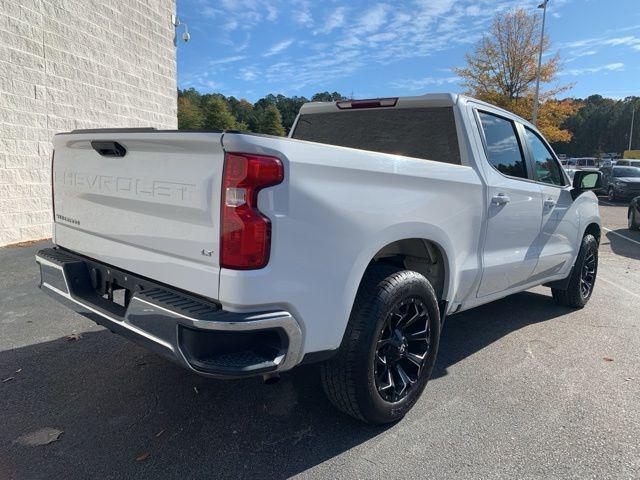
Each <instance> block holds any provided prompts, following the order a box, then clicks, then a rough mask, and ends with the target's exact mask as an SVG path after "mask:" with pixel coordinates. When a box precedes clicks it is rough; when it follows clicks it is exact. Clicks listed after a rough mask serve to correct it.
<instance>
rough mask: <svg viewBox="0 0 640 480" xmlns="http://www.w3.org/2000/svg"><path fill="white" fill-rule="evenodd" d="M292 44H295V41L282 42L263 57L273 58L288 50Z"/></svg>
mask: <svg viewBox="0 0 640 480" xmlns="http://www.w3.org/2000/svg"><path fill="white" fill-rule="evenodd" d="M292 44H293V39H289V40H283V41H282V42H278V43H276V44H275V45H273V46H272V47H271V48H270V49H269V50H267V51H266V52H265V53H264V54H262V56H263V57H271V56H273V55H276V54H278V53H280V52H282V51H284V50H286V49H287V48H289V47H290V46H291V45H292Z"/></svg>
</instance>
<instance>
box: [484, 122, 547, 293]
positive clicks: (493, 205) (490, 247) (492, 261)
mask: <svg viewBox="0 0 640 480" xmlns="http://www.w3.org/2000/svg"><path fill="white" fill-rule="evenodd" d="M477 113H478V118H479V123H480V126H481V136H482V138H483V144H484V150H485V155H486V162H485V163H484V164H483V168H484V170H485V174H486V178H487V183H488V188H487V195H488V199H487V200H488V201H487V204H488V208H489V212H488V222H487V231H486V235H485V241H484V248H483V251H482V260H483V261H482V263H483V273H482V280H481V282H480V286H479V288H478V294H477V296H478V297H484V296H487V295H492V294H495V293H499V292H502V291H505V290H508V289H510V288H513V287H517V286H519V285H523V284H525V283H527V281H528V280H529V279H530V278H531V275H532V274H533V271H534V268H535V266H536V263H537V261H538V255H537V252H536V245H537V243H538V237H539V235H540V226H541V223H542V188H541V187H540V185H538V184H537V183H535V182H534V181H532V180H531V178H532V176H531V175H530V172H528V169H527V162H525V157H524V149H523V147H522V145H521V144H520V140H519V137H518V133H517V130H516V125H515V123H514V122H513V121H512V120H510V119H508V118H505V117H502V116H500V115H497V114H494V113H489V112H487V111H478V112H477Z"/></svg>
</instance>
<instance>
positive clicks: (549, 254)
mask: <svg viewBox="0 0 640 480" xmlns="http://www.w3.org/2000/svg"><path fill="white" fill-rule="evenodd" d="M523 132H524V139H525V146H526V148H527V150H528V152H529V156H530V158H531V164H532V165H533V170H534V172H533V173H534V178H535V180H536V181H537V182H539V183H540V188H541V189H542V229H541V232H540V237H539V239H538V242H539V243H538V247H537V250H538V255H539V259H538V264H537V265H536V268H535V270H534V272H533V277H535V278H540V279H544V278H548V277H551V276H553V275H556V274H558V273H561V272H564V271H566V270H567V269H568V268H569V264H570V263H571V262H572V261H573V258H574V256H575V254H576V252H575V249H576V246H575V245H576V237H577V235H578V233H577V232H578V228H579V218H578V212H577V211H576V208H573V207H574V202H573V199H572V197H571V190H570V187H569V185H568V184H567V182H566V180H565V176H564V175H563V174H562V167H561V166H560V163H559V162H558V161H557V160H556V158H555V156H554V154H553V153H552V152H551V149H550V148H549V147H548V146H547V144H546V143H545V142H544V140H543V139H542V138H541V137H540V136H539V135H538V134H537V133H536V132H534V131H533V130H531V129H529V128H528V127H524V129H523Z"/></svg>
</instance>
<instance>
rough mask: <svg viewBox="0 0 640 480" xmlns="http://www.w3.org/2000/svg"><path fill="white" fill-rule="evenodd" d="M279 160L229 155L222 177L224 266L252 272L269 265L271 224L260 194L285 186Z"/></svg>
mask: <svg viewBox="0 0 640 480" xmlns="http://www.w3.org/2000/svg"><path fill="white" fill-rule="evenodd" d="M283 179H284V169H283V167H282V162H281V161H280V160H279V159H278V158H276V157H268V156H264V155H254V154H250V153H227V154H226V155H225V162H224V171H223V175H222V205H221V225H220V266H221V267H223V268H231V269H234V270H252V269H257V268H262V267H264V266H265V265H266V264H267V263H268V262H269V254H270V251H271V221H270V220H269V219H268V218H267V217H266V216H264V215H263V214H262V213H261V212H260V211H259V210H258V192H259V191H260V190H262V189H263V188H266V187H271V186H273V185H277V184H278V183H280V182H282V180H283Z"/></svg>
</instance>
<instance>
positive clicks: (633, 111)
mask: <svg viewBox="0 0 640 480" xmlns="http://www.w3.org/2000/svg"><path fill="white" fill-rule="evenodd" d="M635 117H636V106H635V105H632V106H631V129H630V130H629V148H628V150H631V140H632V139H633V120H634V119H635Z"/></svg>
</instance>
